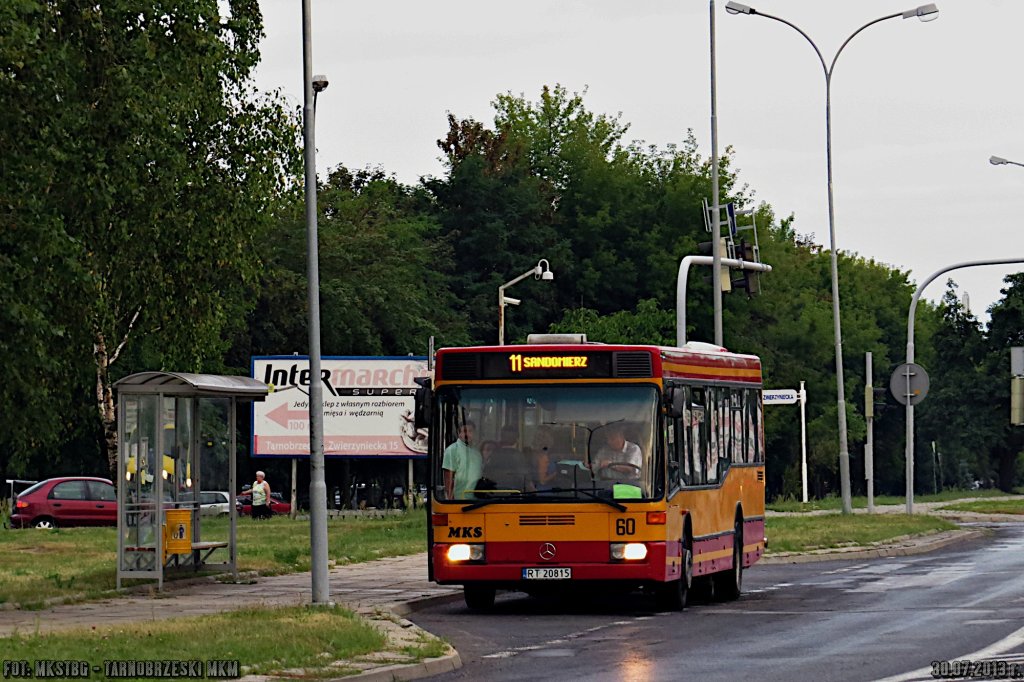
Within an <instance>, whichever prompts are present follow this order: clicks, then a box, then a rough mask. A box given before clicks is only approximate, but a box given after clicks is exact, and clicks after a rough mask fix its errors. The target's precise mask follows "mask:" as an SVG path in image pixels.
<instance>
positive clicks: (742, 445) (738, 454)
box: [729, 391, 751, 464]
mask: <svg viewBox="0 0 1024 682" xmlns="http://www.w3.org/2000/svg"><path fill="white" fill-rule="evenodd" d="M732 399H733V403H732V413H731V415H730V416H731V417H732V419H731V420H730V421H729V426H730V428H731V429H732V437H733V450H732V461H733V462H735V463H737V464H741V463H743V462H749V461H751V460H750V458H749V457H748V456H747V443H748V442H749V439H748V438H747V428H746V427H747V418H746V412H745V411H744V408H745V406H746V391H733V392H732Z"/></svg>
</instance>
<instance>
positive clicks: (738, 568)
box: [714, 519, 743, 601]
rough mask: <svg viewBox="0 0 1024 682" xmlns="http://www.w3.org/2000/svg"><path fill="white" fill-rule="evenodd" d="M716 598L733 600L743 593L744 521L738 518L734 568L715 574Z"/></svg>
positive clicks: (734, 546)
mask: <svg viewBox="0 0 1024 682" xmlns="http://www.w3.org/2000/svg"><path fill="white" fill-rule="evenodd" d="M714 583H715V585H714V590H715V598H716V599H718V600H719V601H733V600H734V599H738V598H739V596H740V594H742V593H743V522H742V521H740V520H739V519H737V520H736V527H735V529H734V532H733V540H732V568H731V569H729V570H728V571H723V572H721V573H716V574H715V575H714Z"/></svg>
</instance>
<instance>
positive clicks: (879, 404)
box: [865, 386, 889, 417]
mask: <svg viewBox="0 0 1024 682" xmlns="http://www.w3.org/2000/svg"><path fill="white" fill-rule="evenodd" d="M888 395H889V389H887V388H884V387H879V386H874V387H872V389H871V395H870V396H866V397H867V398H868V404H867V405H865V413H867V412H870V413H871V416H872V417H880V416H881V415H882V412H883V411H885V408H887V407H889V403H888V402H887V401H886V397H887V396H888Z"/></svg>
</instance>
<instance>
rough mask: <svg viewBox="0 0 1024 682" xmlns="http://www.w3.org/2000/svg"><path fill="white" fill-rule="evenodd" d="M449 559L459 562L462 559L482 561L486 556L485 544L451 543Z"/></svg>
mask: <svg viewBox="0 0 1024 682" xmlns="http://www.w3.org/2000/svg"><path fill="white" fill-rule="evenodd" d="M447 556H448V561H450V562H452V563H458V562H460V561H482V560H483V558H484V546H483V545H449V546H448V555H447Z"/></svg>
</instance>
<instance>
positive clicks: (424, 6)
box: [257, 0, 1024, 320]
mask: <svg viewBox="0 0 1024 682" xmlns="http://www.w3.org/2000/svg"><path fill="white" fill-rule="evenodd" d="M725 4H726V0H717V2H716V24H717V43H718V124H719V144H720V148H721V149H722V150H724V149H725V146H726V145H730V146H732V147H733V148H734V149H735V167H736V168H738V170H739V178H740V182H741V183H743V184H746V185H748V186H749V187H750V188H751V189H752V190H754V192H755V197H756V199H757V200H758V201H765V202H768V203H769V204H771V205H772V206H773V208H774V209H775V211H776V213H777V215H779V216H786V215H789V214H791V213H792V214H794V215H795V217H796V222H795V224H794V227H795V229H796V231H797V232H798V233H800V234H813V235H814V236H815V241H816V242H818V243H820V244H824V245H825V246H828V241H829V240H828V211H827V195H826V175H825V79H824V73H823V70H822V67H821V64H820V63H819V62H818V60H817V57H816V56H815V54H814V52H813V50H812V48H811V46H810V45H809V44H808V43H807V42H806V41H805V40H804V38H803V37H801V36H800V34H799V33H797V32H796V31H794V30H793V29H791V28H789V27H788V26H785V25H784V24H781V23H779V22H776V21H771V20H769V19H766V18H764V17H757V16H733V15H729V14H727V13H726V12H725ZM748 4H750V5H752V6H753V7H755V8H756V9H759V10H761V11H763V12H766V13H769V14H773V15H776V16H779V17H781V18H784V19H786V20H788V21H790V22H792V23H794V24H796V25H797V26H799V27H800V28H801V29H803V30H804V31H805V32H806V33H807V34H808V35H809V36H810V37H811V38H812V39H813V40H814V41H815V42H816V43H817V45H818V47H819V48H820V49H821V51H822V53H823V54H824V56H825V59H826V62H831V60H832V56H833V55H834V54H835V52H836V50H838V49H839V46H840V45H841V44H842V42H843V41H844V40H845V39H846V38H847V37H848V36H849V35H850V34H852V33H853V32H854V31H856V30H857V29H858V28H859V27H860V26H862V25H863V24H865V23H867V22H869V21H871V20H873V19H876V18H878V17H881V16H885V15H886V14H891V13H894V12H899V11H903V10H906V9H911V8H913V7H914V6H915V5H914V0H907V1H906V2H893V1H890V0H857V1H856V2H852V1H848V2H845V3H839V2H834V1H832V2H822V1H821V0H817V1H814V0H753V1H752V2H750V3H748ZM937 4H938V6H939V9H940V10H941V11H940V15H939V17H938V19H937V20H935V21H932V22H928V23H922V22H920V21H918V20H916V19H909V20H903V19H899V18H897V19H891V20H889V21H885V22H882V23H880V24H877V25H875V26H871V27H869V28H867V29H866V30H865V31H864V32H863V33H861V34H860V35H858V36H857V37H856V38H854V40H853V41H852V42H851V43H850V44H849V45H848V46H847V47H846V49H845V50H844V51H843V54H842V56H841V57H840V59H839V61H838V63H837V66H836V69H835V71H834V76H833V81H832V126H833V141H832V142H833V144H832V150H833V167H834V188H835V205H836V240H837V244H838V246H839V248H840V249H842V250H845V251H851V252H856V253H858V254H859V255H861V256H863V257H866V258H873V259H875V260H878V261H880V262H883V263H887V264H889V265H892V266H894V267H897V268H900V269H903V270H909V271H910V272H911V281H913V282H915V283H920V282H921V281H922V280H924V279H925V278H927V277H928V276H929V275H931V274H932V273H933V272H935V271H936V270H939V269H941V268H943V267H946V266H948V265H952V264H954V263H959V262H965V261H973V260H986V259H995V258H1013V257H1017V256H1019V257H1021V258H1024V229H1022V228H1021V223H1022V222H1024V219H1022V214H1024V195H1022V193H1021V189H1022V188H1024V168H1022V167H1019V166H992V165H990V164H989V162H988V158H989V156H991V155H993V154H995V155H997V156H1002V157H1005V158H1008V159H1011V160H1015V161H1020V162H1022V163H1024V134H1022V131H1021V126H1020V118H1021V114H1022V112H1024V91H1022V88H1021V83H1022V78H1021V74H1020V71H1021V66H1022V64H1024V55H1022V51H1021V45H1022V43H1021V41H1020V37H1019V36H1020V32H1021V30H1022V27H1024V1H1022V0H944V1H941V2H938V3H937ZM260 5H261V7H262V8H263V11H264V18H265V21H266V30H267V37H266V39H265V41H264V43H263V46H262V53H263V63H262V65H261V66H260V69H259V71H258V72H257V84H258V86H259V87H261V88H263V89H268V90H269V89H274V88H280V89H281V90H282V91H283V93H284V94H285V96H286V98H288V100H289V101H291V102H292V103H293V104H294V105H296V106H299V105H301V102H302V17H301V3H300V2H299V0H260ZM708 10H709V3H708V2H707V1H705V0H675V1H674V2H666V1H662V0H636V1H634V2H608V1H606V0H588V1H585V2H584V1H582V0H519V1H518V2H515V3H496V2H480V0H472V1H471V0H436V1H434V2H430V1H424V0H418V1H416V2H413V1H411V0H377V1H376V2H363V3H355V2H342V1H341V0H312V16H313V64H314V67H313V69H314V72H315V73H324V74H326V75H327V76H328V77H329V79H330V87H329V88H328V90H327V91H326V92H325V93H323V94H322V95H321V96H320V97H319V102H318V106H317V113H318V120H317V131H316V140H317V148H318V157H317V165H318V168H319V169H320V171H321V173H322V172H324V171H325V170H326V169H329V168H333V167H334V166H336V165H338V164H345V165H347V166H349V167H352V168H360V167H364V166H368V165H371V166H381V167H382V168H383V169H384V170H385V171H387V172H389V173H393V174H395V175H396V176H397V177H398V179H399V180H401V181H403V182H407V183H415V182H416V181H417V180H418V179H419V178H420V177H421V176H425V175H440V174H442V172H443V168H442V166H441V164H440V162H439V161H438V156H439V153H440V152H439V150H438V148H437V146H436V140H437V139H438V138H439V137H442V136H443V135H444V134H445V132H446V130H447V124H446V114H447V112H449V111H450V112H452V113H453V114H455V115H456V116H458V117H460V118H466V117H473V118H476V119H478V120H481V121H484V122H487V123H492V122H493V109H492V107H491V102H492V101H493V99H494V96H495V95H496V94H497V93H499V92H507V91H511V92H513V93H515V94H525V95H526V97H527V98H528V99H530V100H536V99H537V98H538V97H539V93H540V90H541V87H542V86H543V85H545V84H556V83H560V84H562V85H564V86H566V87H567V88H568V89H569V90H570V91H582V90H583V89H584V88H587V90H588V92H587V95H586V98H585V102H586V104H587V106H588V108H589V109H590V110H591V111H594V112H597V113H607V114H616V113H619V112H621V114H622V119H623V121H625V122H628V123H630V124H631V127H630V130H629V133H628V135H627V137H628V138H629V139H639V140H644V141H645V142H647V143H649V144H656V145H658V146H664V145H665V144H668V143H671V142H681V141H682V140H683V139H684V138H685V136H686V131H687V130H688V129H693V131H694V133H695V135H696V137H697V140H698V143H699V146H700V153H701V154H703V155H709V154H710V151H711V149H710V139H711V133H710V129H711V128H710V84H709V83H710V81H709V63H710V61H709V16H708V14H709V12H708ZM680 255H681V256H682V255H685V254H680ZM552 266H553V268H554V269H556V270H557V267H558V266H557V263H552ZM1017 270H1024V266H1022V267H1020V268H1016V267H1014V266H986V267H979V268H971V269H966V270H959V271H955V272H954V273H951V276H953V277H954V278H955V279H956V280H957V282H958V283H959V284H960V285H961V293H963V292H966V293H968V294H969V297H970V305H971V309H972V311H973V312H974V313H975V314H976V315H978V316H979V317H980V318H981V319H983V320H987V315H986V314H985V310H986V309H987V308H988V306H989V305H991V304H992V303H993V302H995V301H996V300H998V299H999V298H1000V293H999V290H1000V288H1001V287H1002V278H1003V277H1004V276H1005V275H1006V274H1008V273H1010V272H1015V271H1017ZM771 276H772V277H785V273H784V272H779V271H776V272H775V273H773V274H772V275H771ZM948 276H950V275H946V276H943V277H941V278H940V279H939V280H937V281H936V282H934V283H932V284H931V285H930V286H929V288H928V289H927V290H926V294H925V297H926V298H929V299H931V300H937V299H938V298H939V297H941V295H942V292H943V290H944V289H945V280H946V278H947V277H948Z"/></svg>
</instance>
